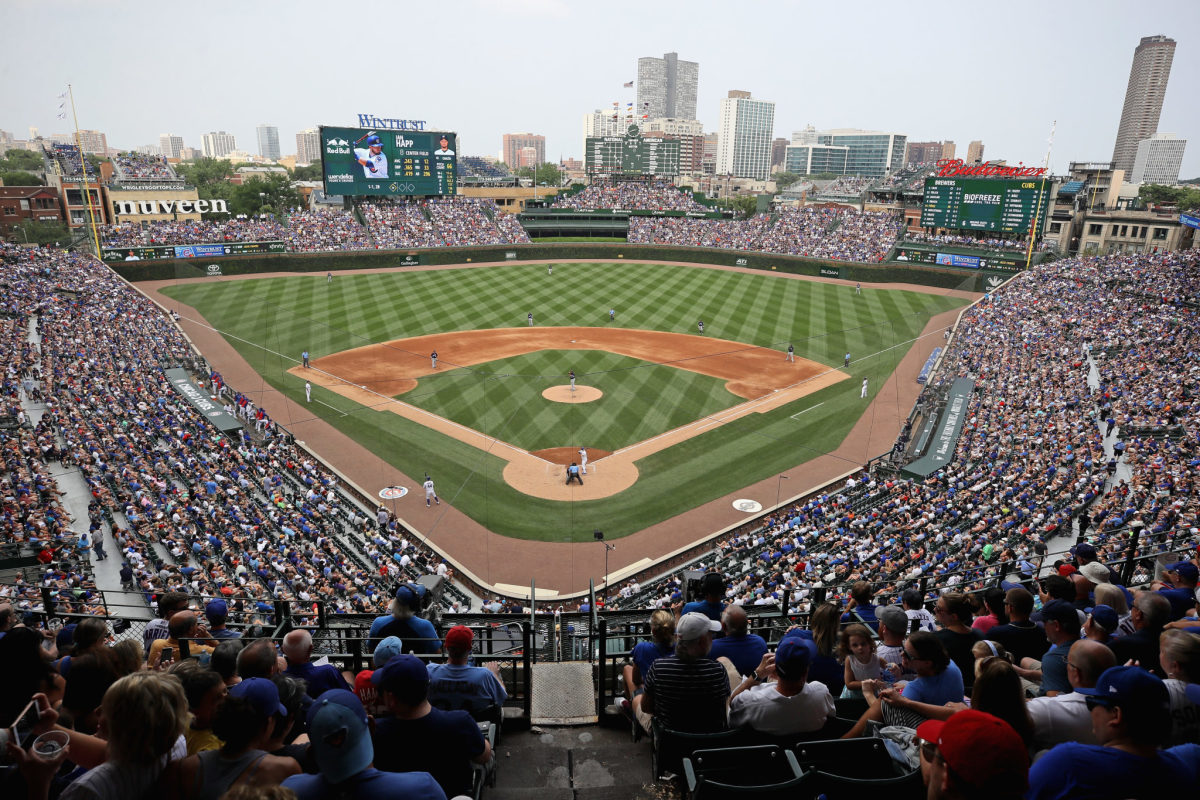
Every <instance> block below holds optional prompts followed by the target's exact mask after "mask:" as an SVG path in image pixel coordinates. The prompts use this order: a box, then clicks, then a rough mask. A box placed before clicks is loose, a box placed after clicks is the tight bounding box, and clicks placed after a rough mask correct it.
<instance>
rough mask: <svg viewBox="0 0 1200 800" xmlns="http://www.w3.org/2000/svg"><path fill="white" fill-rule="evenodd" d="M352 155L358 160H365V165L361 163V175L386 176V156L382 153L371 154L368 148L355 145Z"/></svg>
mask: <svg viewBox="0 0 1200 800" xmlns="http://www.w3.org/2000/svg"><path fill="white" fill-rule="evenodd" d="M354 157H355V158H357V159H358V160H359V161H366V162H367V163H366V164H365V165H362V168H363V175H365V176H366V177H368V178H386V177H387V176H388V173H387V170H388V165H387V156H385V155H384V154H383V153H378V154H373V153H372V152H371V151H370V150H369V149H363V148H361V147H356V148H354ZM372 168H374V171H372Z"/></svg>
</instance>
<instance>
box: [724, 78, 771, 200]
mask: <svg viewBox="0 0 1200 800" xmlns="http://www.w3.org/2000/svg"><path fill="white" fill-rule="evenodd" d="M720 126H721V127H720V131H719V137H718V139H717V174H718V175H733V176H734V177H737V178H754V179H756V180H766V179H767V178H769V177H770V176H771V138H772V136H774V133H775V104H774V103H772V102H771V101H769V100H755V99H754V98H753V97H751V96H750V93H749V92H743V91H738V90H736V89H733V90H730V92H729V96H728V97H725V98H722V99H721V117H720Z"/></svg>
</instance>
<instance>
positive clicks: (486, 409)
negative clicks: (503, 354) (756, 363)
mask: <svg viewBox="0 0 1200 800" xmlns="http://www.w3.org/2000/svg"><path fill="white" fill-rule="evenodd" d="M572 369H573V370H575V374H576V375H577V376H579V379H578V383H579V384H580V385H583V384H586V385H588V386H594V387H596V388H597V389H599V390H600V391H602V392H603V393H604V396H603V397H601V398H600V399H599V400H596V401H593V402H590V403H586V404H579V405H568V404H564V403H553V402H547V401H545V400H544V399H543V398H542V396H541V393H542V391H543V390H544V389H547V388H549V387H551V386H561V385H563V384H565V383H567V378H566V375H567V373H568V372H569V371H570V370H572ZM399 397H400V399H402V400H404V401H406V402H409V403H412V404H413V405H415V406H420V407H421V408H424V409H425V410H427V411H432V412H433V413H435V414H438V415H439V416H443V417H446V418H447V419H452V420H454V421H455V422H458V423H460V424H462V425H466V426H467V427H468V428H473V429H474V430H477V431H482V432H483V433H486V434H489V435H490V436H495V437H496V438H497V439H501V440H503V441H506V442H508V443H510V444H515V445H517V446H518V447H522V448H524V449H526V450H542V449H545V448H548V447H567V446H574V447H579V446H580V445H583V444H586V445H588V446H589V447H596V448H600V449H601V450H609V451H613V450H618V449H620V448H622V447H626V446H628V445H631V444H636V443H637V442H640V441H642V440H643V439H649V438H650V437H651V436H655V435H657V434H660V433H664V432H666V431H669V430H671V429H673V428H678V427H679V426H680V425H685V424H687V423H689V422H692V421H694V420H697V419H699V418H700V417H703V416H705V415H707V414H713V413H716V412H717V411H720V410H721V409H724V408H729V407H730V406H735V405H737V404H738V403H741V402H743V399H742V398H740V397H738V396H737V395H735V394H733V393H731V392H729V391H728V390H726V388H725V382H724V381H722V380H718V379H716V378H710V377H708V376H707V375H699V374H697V373H695V372H688V371H687V370H684V369H677V368H675V367H668V366H662V365H659V364H652V363H649V362H646V361H641V360H638V359H636V358H627V357H626V356H620V355H617V354H615V353H607V352H601V351H595V350H539V351H538V352H536V353H529V354H527V355H522V356H516V357H514V358H506V359H501V360H498V361H492V362H490V363H488V364H486V365H483V366H482V367H481V368H475V367H471V368H463V369H456V370H452V371H449V372H443V373H439V374H437V375H429V376H426V377H424V378H421V381H420V385H419V386H418V387H417V388H416V389H413V390H412V391H410V392H407V393H405V394H402V395H400V396H399ZM664 397H672V398H675V402H672V403H663V402H662V398H664Z"/></svg>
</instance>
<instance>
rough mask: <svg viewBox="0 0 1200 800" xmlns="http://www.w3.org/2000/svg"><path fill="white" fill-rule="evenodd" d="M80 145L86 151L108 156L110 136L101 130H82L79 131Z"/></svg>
mask: <svg viewBox="0 0 1200 800" xmlns="http://www.w3.org/2000/svg"><path fill="white" fill-rule="evenodd" d="M79 147H80V149H82V150H83V152H85V153H91V154H92V155H95V156H106V155H108V137H107V136H105V135H104V134H103V133H101V132H100V131H88V130H82V131H80V132H79Z"/></svg>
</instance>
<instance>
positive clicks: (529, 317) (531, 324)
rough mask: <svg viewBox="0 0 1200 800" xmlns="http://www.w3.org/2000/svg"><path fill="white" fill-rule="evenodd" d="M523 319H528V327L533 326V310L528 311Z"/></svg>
mask: <svg viewBox="0 0 1200 800" xmlns="http://www.w3.org/2000/svg"><path fill="white" fill-rule="evenodd" d="M525 319H527V320H528V321H529V327H531V328H532V327H533V312H532V311H530V312H529V313H528V314H526V315H525Z"/></svg>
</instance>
